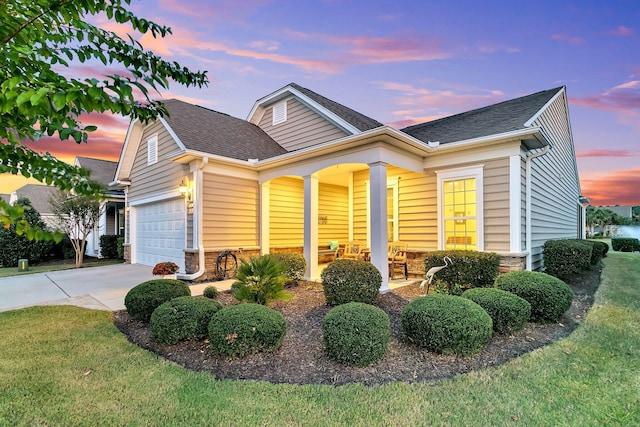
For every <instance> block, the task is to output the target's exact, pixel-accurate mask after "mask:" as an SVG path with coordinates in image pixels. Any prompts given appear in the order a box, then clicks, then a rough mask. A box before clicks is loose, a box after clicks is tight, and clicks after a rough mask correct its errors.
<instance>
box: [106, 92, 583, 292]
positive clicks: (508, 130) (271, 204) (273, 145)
mask: <svg viewBox="0 0 640 427" xmlns="http://www.w3.org/2000/svg"><path fill="white" fill-rule="evenodd" d="M166 107H167V109H168V111H169V113H170V117H167V118H160V119H158V120H157V121H155V122H153V123H150V124H147V125H144V124H143V123H141V122H139V121H137V120H134V121H132V122H131V123H130V125H129V129H128V131H127V135H126V139H125V143H124V146H123V149H122V153H121V156H120V161H119V165H118V169H117V172H116V181H115V182H117V183H118V184H120V185H125V186H126V190H125V193H126V194H127V201H126V203H127V210H128V214H129V219H128V221H127V224H128V227H127V231H126V234H125V241H126V243H125V258H126V259H127V260H128V261H130V262H132V263H140V264H145V265H154V264H155V263H157V262H159V261H166V260H170V261H174V262H176V263H177V264H178V265H180V268H181V275H180V276H179V277H181V278H184V279H188V280H194V279H198V278H200V279H202V278H211V277H213V276H214V274H215V269H216V260H217V258H218V255H219V254H220V253H221V252H222V251H224V250H226V249H231V250H233V251H235V252H236V253H237V254H241V255H242V256H244V257H246V256H248V255H253V254H260V253H269V252H278V251H294V252H299V253H303V254H304V256H305V259H306V260H307V271H306V277H307V278H311V279H316V278H318V276H319V274H318V271H319V269H318V251H319V250H322V249H324V248H326V247H327V245H328V242H329V240H338V241H340V242H341V243H344V242H347V241H350V240H354V239H358V240H364V241H366V242H367V244H368V246H369V249H370V258H371V262H372V263H373V264H374V265H375V266H376V267H377V268H378V269H379V270H380V272H381V273H382V276H383V278H384V279H383V283H382V287H381V290H382V291H384V290H387V289H388V279H387V273H388V266H387V244H388V241H395V240H400V241H403V242H406V243H408V245H409V251H410V257H409V258H410V270H412V271H414V272H415V271H419V270H420V269H421V268H422V262H421V260H422V256H423V254H424V253H425V252H427V251H433V250H438V249H469V250H479V251H492V252H497V253H499V254H500V255H501V256H502V268H503V270H507V269H524V268H526V269H540V268H542V266H543V264H542V245H543V244H544V242H545V241H546V240H548V239H557V238H567V237H568V238H575V237H581V236H582V233H583V232H584V224H583V221H584V220H583V218H584V209H583V206H582V205H581V204H580V201H579V197H580V183H579V179H578V171H577V166H576V158H575V152H574V146H573V137H572V132H571V126H570V121H569V113H568V106H567V95H566V90H565V88H564V87H558V88H555V89H550V90H545V91H542V92H538V93H535V94H532V95H528V96H524V97H521V98H517V99H513V100H510V101H505V102H502V103H499V104H495V105H491V106H488V107H484V108H480V109H477V110H473V111H469V112H465V113H462V114H457V115H454V116H451V117H447V118H443V119H439V120H434V121H432V122H427V123H423V124H419V125H415V126H409V127H407V128H404V129H401V130H397V129H394V128H391V127H389V126H384V125H382V124H381V123H379V122H377V121H376V120H373V119H371V118H369V117H366V116H364V115H363V114H360V113H358V112H356V111H354V110H351V109H349V108H347V107H345V106H343V105H341V104H338V103H336V102H335V101H332V100H330V99H328V98H325V97H323V96H321V95H318V94H317V93H315V92H312V91H310V90H308V89H306V88H303V87H301V86H299V85H297V84H293V83H292V84H289V85H287V86H285V87H283V88H282V89H280V90H278V91H276V92H273V93H271V94H269V95H267V96H265V97H263V98H261V99H259V100H258V101H257V102H256V103H255V105H254V106H253V108H252V109H251V112H250V113H249V117H248V119H247V120H246V121H245V120H241V119H237V118H234V117H231V116H228V115H226V114H222V113H219V112H216V111H212V110H209V109H207V108H203V107H200V106H196V105H191V104H188V103H185V102H182V101H178V100H175V99H171V100H168V101H166Z"/></svg>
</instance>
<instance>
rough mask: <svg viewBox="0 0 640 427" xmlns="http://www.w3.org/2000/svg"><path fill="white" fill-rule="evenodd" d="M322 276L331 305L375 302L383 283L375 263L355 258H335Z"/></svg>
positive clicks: (326, 295)
mask: <svg viewBox="0 0 640 427" xmlns="http://www.w3.org/2000/svg"><path fill="white" fill-rule="evenodd" d="M320 278H321V280H322V289H323V291H324V297H325V299H326V301H327V304H329V305H340V304H346V303H348V302H363V303H365V304H373V303H374V302H375V301H376V299H378V295H379V293H380V285H381V284H382V275H381V274H380V272H379V271H378V269H377V268H376V267H375V266H374V265H373V264H371V263H368V262H365V261H360V260H354V259H337V260H335V261H334V262H332V263H331V264H329V265H328V266H327V268H325V269H324V270H323V271H322V273H321V274H320Z"/></svg>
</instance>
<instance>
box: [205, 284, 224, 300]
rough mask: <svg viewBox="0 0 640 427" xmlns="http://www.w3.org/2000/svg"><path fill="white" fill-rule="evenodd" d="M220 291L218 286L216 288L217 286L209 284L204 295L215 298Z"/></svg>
mask: <svg viewBox="0 0 640 427" xmlns="http://www.w3.org/2000/svg"><path fill="white" fill-rule="evenodd" d="M219 293H220V292H219V291H218V288H216V287H215V286H207V287H206V288H204V290H203V291H202V295H203V296H204V297H205V298H211V299H213V298H215V297H217V296H218V294H219Z"/></svg>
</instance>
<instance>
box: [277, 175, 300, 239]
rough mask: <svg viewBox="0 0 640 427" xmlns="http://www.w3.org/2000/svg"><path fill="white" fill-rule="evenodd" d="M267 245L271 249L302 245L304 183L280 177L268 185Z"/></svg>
mask: <svg viewBox="0 0 640 427" xmlns="http://www.w3.org/2000/svg"><path fill="white" fill-rule="evenodd" d="M269 188H270V189H269V194H270V199H269V243H270V246H271V247H278V246H285V247H291V246H302V245H303V243H304V181H303V180H302V179H301V178H293V177H281V178H276V179H273V180H271V182H270V185H269Z"/></svg>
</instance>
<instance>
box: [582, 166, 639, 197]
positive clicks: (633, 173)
mask: <svg viewBox="0 0 640 427" xmlns="http://www.w3.org/2000/svg"><path fill="white" fill-rule="evenodd" d="M580 183H581V187H582V194H584V195H585V196H587V197H589V199H590V201H591V204H592V205H595V206H603V205H617V204H619V205H627V206H628V205H631V206H637V205H640V192H638V185H639V184H640V168H635V169H630V170H620V171H612V172H609V173H608V174H594V175H587V177H586V178H585V175H584V174H583V176H582V178H581V179H580Z"/></svg>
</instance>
